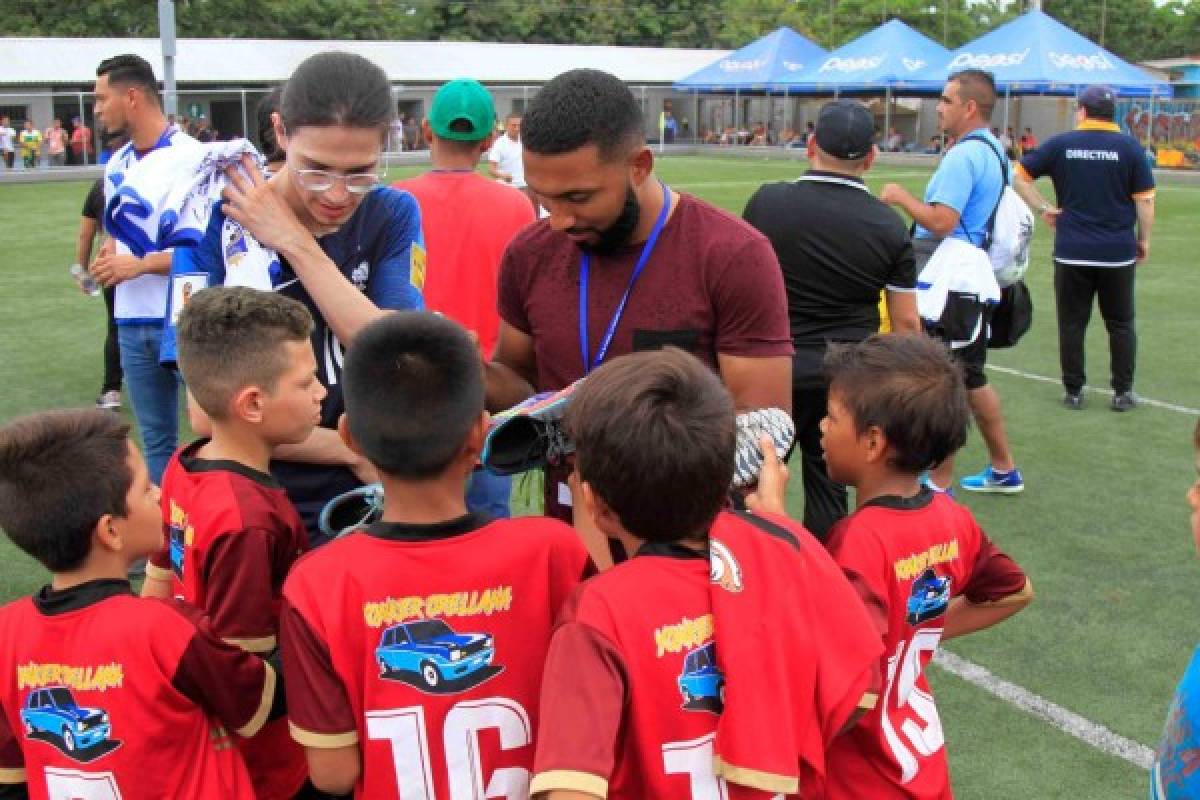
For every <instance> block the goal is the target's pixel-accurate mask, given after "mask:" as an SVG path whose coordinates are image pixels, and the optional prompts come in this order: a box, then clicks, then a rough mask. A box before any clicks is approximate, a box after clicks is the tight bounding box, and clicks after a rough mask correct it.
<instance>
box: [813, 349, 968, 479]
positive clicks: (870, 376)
mask: <svg viewBox="0 0 1200 800" xmlns="http://www.w3.org/2000/svg"><path fill="white" fill-rule="evenodd" d="M825 374H826V377H827V378H828V379H829V391H830V393H831V394H833V393H836V394H837V395H838V396H839V398H840V399H841V401H842V403H843V404H844V405H845V406H846V409H847V410H848V411H849V412H850V414H851V415H852V416H853V417H854V426H855V428H856V429H857V430H858V432H859V433H860V434H861V433H866V431H867V429H868V428H870V427H872V426H875V427H878V428H879V429H881V430H882V431H883V435H884V436H886V437H887V441H888V445H889V446H890V447H891V449H892V452H893V457H892V461H891V465H892V467H894V468H895V469H897V470H899V471H901V472H905V473H912V474H917V473H920V472H923V471H924V470H927V469H932V468H933V467H936V466H937V465H938V464H940V463H942V462H943V461H945V460H946V459H947V458H948V457H949V456H951V455H952V454H953V453H954V452H955V451H957V450H958V449H960V448H961V447H962V446H963V445H964V444H966V443H967V425H968V424H970V420H971V410H970V407H969V406H968V405H967V389H966V386H965V384H964V383H963V377H962V373H961V371H960V369H959V367H958V366H957V365H956V364H955V363H954V361H953V360H952V359H951V358H950V352H949V350H947V349H946V346H945V345H944V344H942V343H941V342H938V341H936V340H935V339H933V338H931V337H929V336H925V335H923V334H886V335H880V334H876V335H874V336H871V337H870V338H868V339H867V340H865V341H863V342H860V343H857V344H831V345H830V346H829V350H828V352H827V353H826V355H825Z"/></svg>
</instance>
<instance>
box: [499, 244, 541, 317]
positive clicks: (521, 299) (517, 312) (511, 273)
mask: <svg viewBox="0 0 1200 800" xmlns="http://www.w3.org/2000/svg"><path fill="white" fill-rule="evenodd" d="M525 241H526V236H524V235H522V234H521V233H518V234H517V235H516V237H515V238H514V239H513V240H512V241H511V242H510V243H509V245H508V247H506V248H505V249H504V257H503V258H501V259H500V277H499V282H498V284H497V288H496V310H497V311H498V312H499V314H500V319H502V320H504V321H505V322H507V323H508V324H509V325H511V326H513V327H514V328H516V329H517V330H519V331H520V332H521V333H524V334H530V333H531V332H532V326H531V325H530V324H529V316H528V315H527V314H526V313H525V300H526V297H525V288H526V287H525V267H524V260H525V259H524V256H523V255H522V253H523V251H524V250H525Z"/></svg>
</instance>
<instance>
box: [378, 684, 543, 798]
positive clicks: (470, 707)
mask: <svg viewBox="0 0 1200 800" xmlns="http://www.w3.org/2000/svg"><path fill="white" fill-rule="evenodd" d="M366 716H367V736H368V737H370V738H371V739H381V740H384V741H388V742H391V745H392V764H393V766H394V767H395V770H396V784H397V790H398V792H399V795H400V800H434V798H435V797H436V795H435V793H434V784H433V773H432V768H431V766H430V760H429V745H428V742H429V738H428V736H427V735H426V731H427V728H426V725H425V709H424V708H422V707H421V706H412V707H410V708H395V709H390V710H386V711H368V712H367V715H366ZM487 729H494V730H496V731H497V732H498V733H499V734H500V747H501V749H504V750H515V749H516V748H518V747H525V746H526V745H528V744H531V743H532V742H533V730H532V727H531V725H530V723H529V715H528V714H527V713H526V712H525V709H524V708H522V707H521V704H520V703H518V702H516V701H515V700H509V699H508V698H504V697H488V698H485V699H483V700H469V701H464V702H462V703H458V704H456V705H455V706H454V707H453V708H451V709H450V713H448V714H447V715H446V722H445V724H444V725H443V727H442V746H443V748H444V750H445V756H446V769H447V771H448V772H449V774H448V775H447V785H448V786H449V787H450V800H493V799H495V798H503V800H523V799H524V798H527V797H528V796H529V770H527V769H524V768H521V767H508V768H505V769H498V770H496V771H494V772H493V773H492V774H491V776H490V779H489V776H488V775H486V774H484V771H483V770H484V767H483V764H482V763H481V762H480V760H479V732H480V731H482V730H487ZM485 787H486V788H485Z"/></svg>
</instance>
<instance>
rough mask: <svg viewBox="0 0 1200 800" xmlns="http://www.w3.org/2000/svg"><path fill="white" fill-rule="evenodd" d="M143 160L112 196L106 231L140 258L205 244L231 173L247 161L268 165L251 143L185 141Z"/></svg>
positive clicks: (136, 164)
mask: <svg viewBox="0 0 1200 800" xmlns="http://www.w3.org/2000/svg"><path fill="white" fill-rule="evenodd" d="M172 144H173V146H171V147H163V148H159V149H157V150H155V151H153V152H151V153H149V154H147V155H146V156H145V157H144V158H142V159H141V160H140V161H137V162H136V163H135V164H133V166H131V167H130V168H129V169H128V170H127V171H126V172H125V174H124V178H123V180H122V182H121V184H120V185H119V186H117V187H116V188H115V189H113V191H112V192H111V194H109V196H108V201H107V203H106V204H105V208H104V228H105V230H107V231H108V232H109V233H110V234H112V235H113V236H114V237H115V238H116V239H117V240H118V241H120V242H121V243H123V244H124V245H125V246H126V247H128V248H129V250H130V252H132V253H133V254H134V255H135V256H137V257H138V258H141V257H143V256H145V255H146V254H147V253H155V252H160V251H162V250H169V249H170V248H172V247H189V246H194V245H197V244H199V243H200V240H201V239H202V238H203V237H204V232H205V230H206V229H207V228H208V219H209V214H210V213H211V211H212V207H213V203H214V202H216V201H218V200H220V197H221V190H223V189H224V188H225V184H226V180H227V178H226V175H225V170H227V169H229V168H230V167H235V166H237V165H239V164H240V163H241V161H242V158H243V157H244V156H247V155H248V156H250V157H251V158H253V159H254V160H255V161H256V162H257V163H258V164H259V166H260V167H261V166H263V165H264V161H263V158H262V156H261V155H259V153H258V151H257V150H255V149H254V145H252V144H250V142H248V141H246V140H245V139H235V140H234V141H232V142H212V143H209V144H203V143H201V142H197V141H196V140H195V139H191V138H187V137H183V138H181V139H180V141H178V142H173V143H172Z"/></svg>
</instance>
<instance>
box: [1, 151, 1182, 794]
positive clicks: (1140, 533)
mask: <svg viewBox="0 0 1200 800" xmlns="http://www.w3.org/2000/svg"><path fill="white" fill-rule="evenodd" d="M803 168H804V166H803V163H802V162H791V161H784V160H770V159H766V158H763V159H754V160H752V159H744V158H714V157H702V156H687V157H672V158H666V159H663V160H661V161H660V164H659V168H658V171H659V174H661V175H662V177H663V178H665V179H666V180H667V181H668V182H669V183H670V184H671V185H672V186H674V187H675V188H677V189H680V190H682V191H686V192H689V193H692V194H695V195H698V196H700V197H702V198H704V199H706V200H709V201H710V202H713V203H715V204H717V205H720V206H723V207H725V208H727V209H730V210H732V211H734V212H740V211H741V209H742V206H743V205H744V203H745V201H746V199H747V198H748V197H749V196H750V194H751V193H752V192H753V191H754V189H755V188H756V187H757V186H758V185H760V184H761V183H763V182H766V181H773V180H786V179H789V178H794V177H796V176H797V175H798V174H799V172H800V171H802V170H803ZM419 171H420V168H404V169H395V170H392V172H391V173H390V176H389V177H391V178H399V177H406V176H407V175H410V174H414V173H416V172H419ZM927 176H928V170H922V169H920V168H916V167H906V168H885V167H880V168H877V169H874V170H872V171H871V172H870V173H869V174H868V183H869V184H870V185H871V187H872V188H873V189H874V190H876V191H878V189H879V187H880V186H881V185H882V184H883V183H884V182H885V181H892V180H894V181H898V182H900V183H903V184H905V185H906V186H908V187H909V188H910V189H912V190H913V191H914V192H917V193H920V192H921V190H922V189H923V187H924V184H925V182H926V179H927ZM87 189H88V184H86V183H82V182H80V183H48V184H28V185H0V242H2V243H3V245H2V250H3V252H4V253H5V256H6V257H5V258H4V259H3V260H2V261H0V387H2V389H0V422H2V421H5V420H8V419H10V418H12V417H13V416H15V415H17V414H21V413H24V412H28V411H33V410H36V409H43V408H50V407H62V406H84V405H90V404H91V403H92V402H93V401H94V400H95V397H96V394H97V393H98V390H99V386H100V374H101V353H100V350H101V345H102V341H103V317H104V312H103V305H102V303H101V301H100V300H99V298H88V297H84V296H82V295H81V294H80V293H79V292H78V290H77V289H76V288H75V286H74V284H73V283H72V282H71V280H70V279H69V277H68V275H67V266H68V265H69V264H70V263H71V262H72V260H73V253H74V240H75V232H76V224H77V222H78V219H79V210H80V208H81V207H82V204H83V198H84V196H85V195H86V193H87ZM1043 193H1044V194H1046V195H1047V196H1048V197H1050V196H1053V195H1052V192H1051V189H1050V188H1049V187H1048V186H1044V187H1043ZM1198 217H1200V186H1196V185H1191V186H1182V185H1171V184H1167V185H1164V186H1162V187H1160V191H1159V195H1158V221H1157V224H1156V226H1155V229H1154V235H1153V237H1152V242H1151V244H1152V250H1151V258H1150V261H1149V262H1148V263H1146V264H1143V265H1142V266H1141V267H1139V271H1140V275H1139V277H1138V285H1137V293H1138V314H1139V336H1140V342H1139V345H1140V346H1139V360H1138V372H1137V390H1138V392H1139V393H1140V394H1141V395H1142V396H1143V397H1146V398H1151V399H1153V400H1158V401H1163V402H1164V403H1168V404H1174V405H1175V406H1176V407H1175V408H1171V409H1168V408H1163V407H1157V406H1151V405H1143V406H1142V407H1141V408H1139V409H1137V410H1136V411H1134V412H1132V413H1128V414H1114V413H1111V412H1110V411H1109V410H1108V407H1107V404H1108V398H1107V396H1102V395H1099V394H1093V393H1089V394H1088V395H1087V406H1086V408H1085V410H1084V411H1083V412H1079V413H1073V412H1068V411H1066V410H1064V409H1062V408H1061V407H1060V406H1059V399H1060V396H1061V387H1060V386H1059V385H1058V384H1057V380H1056V378H1057V375H1058V367H1057V363H1058V362H1057V337H1056V333H1055V325H1054V310H1053V294H1052V291H1051V275H1052V271H1051V268H1050V263H1049V248H1050V237H1049V235H1048V232H1047V231H1046V230H1045V229H1044V228H1043V227H1041V226H1040V224H1039V229H1038V233H1037V237H1036V239H1035V248H1034V266H1033V267H1032V268H1031V270H1030V274H1029V275H1028V277H1027V281H1028V283H1029V284H1030V287H1031V289H1032V292H1033V296H1034V303H1035V307H1036V312H1035V319H1034V327H1033V330H1032V331H1031V332H1030V333H1029V334H1028V335H1027V336H1026V337H1025V339H1023V340H1022V342H1021V343H1020V345H1019V346H1018V347H1017V348H1016V349H1014V350H1008V351H993V352H992V354H991V356H990V358H989V362H990V363H991V364H994V365H996V366H999V367H1002V368H1008V369H1010V370H1017V371H1020V372H1023V373H1027V374H1026V375H1018V374H1014V373H1013V372H1003V371H997V370H992V371H991V372H990V378H991V380H992V381H993V383H994V384H995V385H996V387H997V388H998V390H999V392H1000V395H1001V398H1002V400H1003V403H1004V408H1005V415H1006V418H1007V421H1008V429H1009V435H1010V438H1011V441H1012V445H1013V449H1014V452H1015V454H1016V457H1017V461H1018V463H1019V466H1020V467H1021V470H1022V472H1023V474H1024V476H1025V481H1026V486H1027V488H1026V490H1025V492H1024V494H1021V495H1018V496H1013V497H1004V496H982V497H976V496H965V497H964V496H963V493H960V495H959V497H960V499H961V500H962V501H963V502H965V503H967V504H968V505H969V506H970V507H971V508H972V510H973V511H974V512H975V514H976V516H977V517H978V518H979V520H980V522H981V524H982V525H983V527H984V528H985V530H987V531H988V532H989V534H990V535H991V536H992V538H994V539H995V540H996V541H997V542H998V543H999V545H1000V546H1001V547H1002V548H1003V549H1005V550H1006V551H1007V552H1008V553H1009V554H1010V555H1012V556H1013V557H1014V558H1015V559H1016V560H1017V561H1018V562H1019V563H1020V564H1021V565H1022V566H1023V567H1024V568H1025V570H1026V571H1027V572H1028V573H1029V575H1030V577H1031V578H1032V580H1033V583H1034V587H1035V589H1036V592H1037V599H1036V601H1035V602H1034V604H1033V605H1032V606H1031V607H1030V608H1029V609H1028V610H1027V611H1025V612H1024V613H1022V614H1020V615H1018V616H1017V617H1015V618H1013V619H1012V620H1010V621H1008V622H1006V623H1004V624H1002V625H1000V626H999V627H997V628H994V629H991V630H989V631H984V632H982V633H979V634H975V635H973V636H970V637H966V638H964V639H960V640H956V641H953V642H951V643H950V644H949V645H948V647H947V649H949V650H950V651H952V652H954V653H956V654H958V655H960V656H963V657H965V658H967V659H970V660H971V661H973V662H975V663H976V664H980V665H982V666H985V667H986V668H988V669H989V670H991V672H993V673H994V674H996V675H997V676H999V677H1001V678H1003V679H1005V680H1007V681H1010V682H1012V683H1014V684H1018V685H1019V686H1022V687H1025V688H1026V689H1028V690H1029V691H1031V692H1034V693H1036V694H1037V695H1040V696H1041V697H1044V698H1046V699H1048V700H1050V701H1053V702H1054V703H1057V704H1059V705H1061V706H1064V707H1065V708H1067V709H1069V710H1071V711H1073V712H1075V713H1077V714H1080V715H1082V716H1083V717H1086V718H1087V719H1089V720H1092V721H1094V722H1096V723H1099V724H1101V725H1103V726H1105V727H1107V728H1109V729H1111V730H1112V731H1114V732H1115V733H1117V734H1120V735H1121V736H1124V737H1127V738H1128V739H1131V740H1133V741H1135V742H1140V743H1142V744H1145V745H1147V746H1150V747H1153V746H1154V745H1155V743H1156V742H1157V739H1158V736H1159V733H1160V731H1161V728H1162V723H1163V718H1164V714H1165V711H1166V706H1167V703H1168V701H1169V699H1170V696H1171V693H1172V691H1173V688H1174V685H1175V682H1176V681H1177V680H1178V677H1179V676H1180V675H1181V674H1182V672H1183V669H1184V667H1185V665H1186V664H1187V661H1188V659H1189V658H1190V656H1191V652H1192V649H1193V647H1194V646H1195V645H1196V642H1197V641H1200V565H1198V564H1197V563H1196V558H1195V556H1194V554H1193V546H1192V543H1191V537H1190V536H1189V533H1188V531H1189V528H1188V519H1187V512H1186V507H1185V504H1184V501H1183V495H1184V492H1185V490H1186V489H1187V487H1188V486H1189V485H1190V483H1191V482H1192V480H1193V479H1194V478H1193V474H1194V473H1193V470H1194V467H1193V461H1192V453H1191V432H1192V428H1193V426H1194V425H1195V424H1196V419H1195V415H1196V412H1195V411H1191V410H1189V409H1194V408H1196V407H1197V406H1200V370H1198V369H1197V363H1198V359H1197V342H1198V338H1200V337H1197V335H1196V328H1195V325H1196V318H1197V314H1196V309H1197V298H1198V297H1200V272H1198V271H1197V269H1196V263H1197V259H1196V250H1197V248H1200V235H1197V233H1196V232H1195V230H1196V229H1195V227H1194V225H1195V222H1194V221H1195V220H1196V219H1197V218H1198ZM1088 353H1089V355H1090V357H1091V358H1090V361H1089V364H1090V366H1091V383H1092V385H1093V386H1099V387H1101V388H1107V340H1106V338H1105V336H1104V333H1103V324H1102V322H1101V320H1100V319H1099V316H1098V312H1097V314H1096V315H1095V317H1094V319H1093V323H1092V326H1091V330H1090V332H1089V338H1088ZM1030 376H1046V377H1049V378H1051V379H1055V380H1053V381H1051V382H1045V381H1039V380H1036V379H1035V378H1033V377H1030ZM983 463H984V451H983V448H982V445H981V444H980V441H979V438H978V436H977V435H975V434H972V437H971V441H970V443H969V444H968V446H967V448H966V449H965V450H964V452H963V453H961V454H960V457H959V470H958V472H959V473H960V474H962V473H963V472H965V471H972V472H973V471H975V470H976V469H978V468H979V467H980V466H982V464H983ZM797 472H798V470H797ZM791 493H792V494H791V496H792V500H793V506H794V510H795V511H796V512H797V513H799V511H800V499H799V498H800V497H801V491H800V487H799V486H796V485H794V486H792V487H791ZM45 579H46V575H45V573H44V571H43V570H42V569H41V568H40V567H39V566H38V565H37V564H35V563H34V562H32V561H31V560H29V559H28V558H26V557H24V556H23V555H22V554H20V553H18V552H17V551H16V550H15V549H14V548H13V547H12V546H11V545H9V544H8V542H7V540H3V541H0V600H8V599H11V598H13V597H16V596H18V595H20V594H23V593H28V592H30V591H32V590H34V589H36V588H37V587H38V586H39V585H41V584H42V583H43V582H44V581H45ZM931 680H932V681H933V684H934V691H935V693H936V695H937V698H938V705H939V709H940V713H941V718H942V723H943V726H944V728H945V735H946V742H947V744H946V746H947V749H948V752H949V754H950V761H951V770H952V777H953V780H954V785H955V791H956V795H957V796H958V797H960V798H967V799H968V800H971V799H972V798H983V799H990V798H997V799H999V798H1010V797H1026V798H1080V799H1081V800H1107V798H1113V799H1114V800H1115V799H1116V798H1134V797H1144V796H1145V794H1146V777H1145V773H1144V772H1143V771H1142V770H1141V769H1139V768H1138V767H1136V766H1133V765H1132V764H1130V763H1128V762H1126V761H1123V760H1121V759H1119V758H1116V757H1114V756H1111V755H1108V754H1105V753H1102V752H1100V751H1098V750H1096V749H1093V748H1092V747H1090V746H1088V745H1086V744H1084V743H1083V742H1081V741H1079V740H1077V739H1075V738H1072V737H1070V736H1068V735H1066V734H1065V733H1062V732H1060V731H1059V730H1057V729H1055V728H1053V727H1051V726H1050V725H1049V724H1047V723H1045V722H1043V721H1042V720H1040V719H1038V718H1035V717H1032V716H1030V715H1028V714H1026V713H1025V712H1023V711H1019V710H1017V709H1016V708H1014V707H1012V706H1011V705H1009V704H1007V703H1006V702H1004V701H1001V700H999V699H997V698H995V697H993V696H992V695H990V694H988V693H986V692H984V691H983V690H981V689H979V688H977V687H975V686H973V685H971V684H969V683H966V682H964V681H962V680H960V679H959V678H958V677H955V676H953V675H951V674H949V673H947V672H944V671H942V670H940V669H939V668H937V667H933V668H931ZM766 727H767V726H766V724H765V723H764V729H766Z"/></svg>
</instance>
